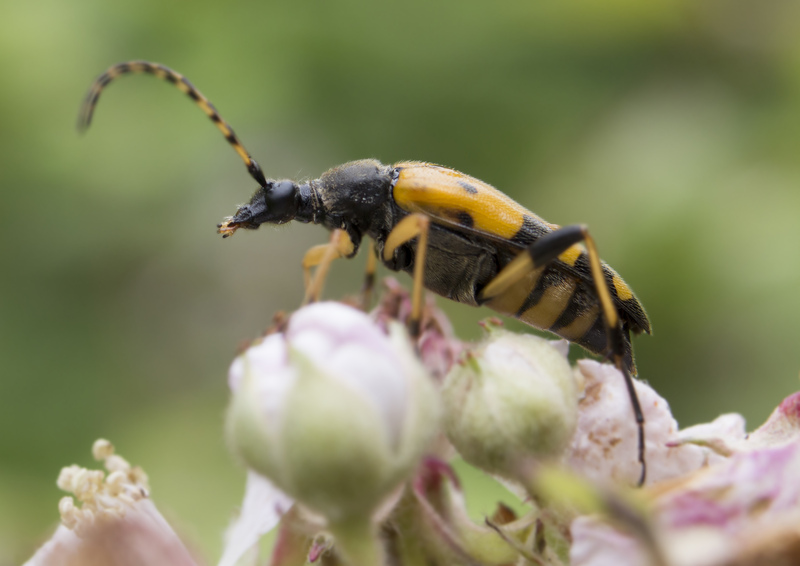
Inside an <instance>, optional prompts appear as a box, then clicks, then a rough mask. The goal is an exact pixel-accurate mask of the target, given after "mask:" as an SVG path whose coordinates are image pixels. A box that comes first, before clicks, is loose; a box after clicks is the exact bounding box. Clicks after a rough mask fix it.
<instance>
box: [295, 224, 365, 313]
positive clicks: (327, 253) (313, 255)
mask: <svg viewBox="0 0 800 566" xmlns="http://www.w3.org/2000/svg"><path fill="white" fill-rule="evenodd" d="M354 249H355V245H354V244H353V240H351V239H350V236H349V235H348V234H347V232H345V231H344V230H334V231H333V232H332V233H331V240H330V242H328V243H327V244H320V245H318V246H314V247H313V248H311V249H309V250H308V251H307V252H306V255H304V256H303V280H304V281H305V287H306V295H305V298H304V299H303V304H308V303H313V302H316V301H317V300H319V297H320V295H322V288H323V286H324V285H325V278H326V277H327V276H328V270H329V269H330V267H331V263H332V262H333V260H334V259H338V258H340V257H347V256H350V255H352V254H353V251H354ZM315 266H316V267H317V270H316V272H315V273H314V277H313V279H312V277H311V268H312V267H315Z"/></svg>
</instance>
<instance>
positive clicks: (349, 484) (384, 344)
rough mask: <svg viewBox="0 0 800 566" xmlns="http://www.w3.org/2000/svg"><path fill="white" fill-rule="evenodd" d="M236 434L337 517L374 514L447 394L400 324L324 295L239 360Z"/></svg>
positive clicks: (251, 462)
mask: <svg viewBox="0 0 800 566" xmlns="http://www.w3.org/2000/svg"><path fill="white" fill-rule="evenodd" d="M230 384H231V388H232V390H233V399H232V403H231V407H230V411H229V413H228V423H227V424H228V437H229V441H230V444H231V446H232V447H233V449H234V450H235V451H236V452H237V453H238V454H239V456H240V457H241V458H242V459H243V460H244V462H245V463H246V464H247V465H248V467H250V468H251V469H253V470H254V471H256V472H258V473H259V474H261V475H263V476H265V477H267V478H268V479H270V480H271V481H272V482H273V483H274V484H275V485H276V486H277V487H278V488H279V489H281V490H283V491H284V492H285V493H286V494H288V495H290V496H291V497H293V498H295V499H296V500H297V501H299V502H301V503H303V504H305V505H306V506H307V507H309V508H310V509H312V510H314V511H317V512H318V513H321V514H322V515H324V516H325V517H326V518H327V519H328V520H329V521H330V522H331V523H342V522H346V521H351V520H353V519H361V518H365V517H366V518H368V517H370V516H371V515H372V514H373V513H374V512H375V510H376V509H377V508H378V507H379V505H380V504H381V503H382V502H383V501H384V500H386V499H387V498H388V496H390V495H391V494H392V492H393V491H394V490H395V488H396V487H397V486H398V485H399V484H401V483H402V482H403V481H404V480H405V479H406V478H407V477H408V476H409V475H410V474H411V473H412V471H413V470H414V468H415V467H416V465H417V463H418V461H419V459H420V457H421V456H422V454H423V452H424V450H425V449H426V447H427V446H428V444H429V442H430V440H431V439H432V438H433V436H434V435H435V433H436V431H437V421H438V409H439V407H438V398H437V394H436V391H435V390H434V388H433V385H432V383H431V381H430V378H429V377H428V375H427V374H426V372H425V371H424V369H423V368H422V366H421V365H420V363H419V361H418V359H417V356H416V355H415V354H414V352H413V349H412V347H411V345H410V343H409V341H408V338H407V337H406V335H405V331H404V329H403V328H402V327H400V326H398V325H391V326H390V328H389V335H388V336H387V335H386V334H384V333H383V332H382V331H380V330H379V329H378V328H376V327H375V325H374V324H373V323H372V322H371V321H370V319H369V318H368V317H367V316H366V315H365V314H363V313H361V312H360V311H357V310H355V309H352V308H350V307H347V306H345V305H342V304H338V303H318V304H314V305H311V306H308V307H306V308H304V309H302V310H300V311H298V312H297V313H295V314H294V316H292V318H291V319H290V321H289V324H288V327H287V329H286V331H285V332H283V333H280V334H273V335H270V336H267V337H266V338H265V339H264V340H263V341H262V342H261V343H259V344H257V345H254V346H253V347H251V348H250V349H249V350H247V351H246V352H245V353H244V354H243V355H242V356H240V357H239V358H238V359H237V360H236V361H234V363H233V365H232V366H231V370H230Z"/></svg>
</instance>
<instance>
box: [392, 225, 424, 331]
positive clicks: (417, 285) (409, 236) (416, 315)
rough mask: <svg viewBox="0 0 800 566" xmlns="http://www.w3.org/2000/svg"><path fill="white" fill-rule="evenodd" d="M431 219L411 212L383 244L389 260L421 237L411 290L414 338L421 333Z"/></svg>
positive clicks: (409, 326)
mask: <svg viewBox="0 0 800 566" xmlns="http://www.w3.org/2000/svg"><path fill="white" fill-rule="evenodd" d="M430 227H431V220H430V218H428V216H426V215H425V214H418V213H414V214H409V215H408V216H406V217H404V218H403V219H402V220H401V221H400V222H398V223H397V225H396V226H395V227H394V228H393V229H392V231H391V232H389V236H388V237H387V238H386V243H385V244H384V246H383V261H385V262H389V261H391V259H392V257H393V256H394V252H395V251H396V250H397V248H399V247H400V246H402V245H403V244H405V243H407V242H410V241H411V240H413V239H414V238H417V237H419V240H418V241H417V253H416V257H415V258H414V287H413V290H412V292H411V317H410V318H409V320H408V333H409V334H410V335H411V337H412V338H418V337H419V335H420V331H421V328H420V322H421V320H422V290H423V286H424V282H425V255H426V253H427V251H428V231H429V230H430Z"/></svg>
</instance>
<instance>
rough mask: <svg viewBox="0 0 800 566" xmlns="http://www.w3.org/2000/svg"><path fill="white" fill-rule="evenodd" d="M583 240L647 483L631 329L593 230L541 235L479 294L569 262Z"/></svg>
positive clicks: (490, 294)
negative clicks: (611, 285)
mask: <svg viewBox="0 0 800 566" xmlns="http://www.w3.org/2000/svg"><path fill="white" fill-rule="evenodd" d="M579 242H583V243H584V244H585V246H586V253H587V256H588V258H589V267H590V269H591V274H592V281H593V282H594V288H595V293H596V295H597V300H598V302H599V303H600V309H601V312H602V319H603V324H604V326H605V329H606V339H607V345H606V348H607V349H606V352H607V357H608V359H610V360H611V361H612V362H613V363H614V365H615V366H616V367H617V368H618V369H619V370H620V372H622V375H623V376H624V378H625V386H626V388H627V391H628V396H629V397H630V400H631V408H632V409H633V414H634V417H635V419H636V426H637V429H638V436H639V440H638V456H639V463H640V464H641V468H642V473H641V476H640V477H639V485H642V484H644V481H645V477H646V474H647V464H646V462H645V456H644V449H645V437H644V414H643V413H642V407H641V404H640V403H639V398H638V396H637V395H636V389H635V388H634V384H633V377H632V375H631V370H630V369H629V367H628V362H627V359H626V358H627V354H628V351H629V349H630V337H629V335H628V331H627V330H626V329H625V328H624V327H623V324H622V320H621V318H620V315H619V312H618V311H617V308H616V306H615V305H614V300H613V298H612V296H611V291H610V290H609V287H608V282H607V281H606V277H605V273H604V272H603V266H602V263H601V261H600V256H599V254H598V253H597V246H596V245H595V242H594V238H592V236H591V235H590V234H589V230H588V228H587V227H586V226H584V225H574V226H566V227H564V228H560V229H558V230H555V231H553V232H550V233H548V234H546V235H544V236H542V237H540V238H538V239H537V240H536V241H535V242H533V243H532V244H531V245H530V246H529V247H528V249H527V250H525V251H524V252H522V253H521V254H519V255H518V256H517V257H516V258H515V259H513V260H512V261H511V262H510V263H509V264H508V265H506V266H505V267H504V268H503V269H502V270H501V271H500V273H498V274H497V275H496V276H495V278H494V279H492V280H491V281H490V282H489V283H488V284H487V285H486V286H485V287H484V288H483V290H481V292H480V294H479V297H478V298H479V299H480V300H481V301H482V302H485V301H488V300H491V299H493V298H495V297H498V296H500V295H502V294H503V293H506V292H508V291H509V289H511V287H512V286H513V285H515V284H516V283H518V282H520V281H521V280H522V279H523V278H524V277H526V276H527V275H528V274H529V273H531V272H532V271H533V270H535V269H540V268H542V267H545V266H547V265H548V264H550V263H551V262H553V261H554V260H556V259H562V260H564V261H567V262H569V260H570V259H571V258H574V257H577V255H579V254H580V253H581V252H582V251H583V250H582V248H580V247H579V246H577V244H578V243H579Z"/></svg>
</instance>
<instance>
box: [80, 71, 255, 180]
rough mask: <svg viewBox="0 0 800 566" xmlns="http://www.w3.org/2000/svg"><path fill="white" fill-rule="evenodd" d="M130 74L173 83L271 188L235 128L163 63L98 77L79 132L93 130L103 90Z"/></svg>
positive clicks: (185, 80)
mask: <svg viewBox="0 0 800 566" xmlns="http://www.w3.org/2000/svg"><path fill="white" fill-rule="evenodd" d="M130 73H149V74H151V75H155V76H156V77H158V78H159V79H162V80H165V81H167V82H169V83H172V84H173V85H175V86H176V87H177V88H178V89H179V90H180V91H181V92H183V93H184V94H186V95H187V96H188V97H189V98H191V99H192V100H194V102H195V104H197V105H198V106H199V107H200V108H202V109H203V112H205V113H206V116H208V117H209V118H211V121H212V122H214V124H216V125H217V128H219V131H220V132H222V135H224V136H225V139H226V140H228V143H229V144H231V145H232V146H233V149H235V150H236V153H238V154H239V157H241V158H242V161H244V163H245V165H246V166H247V171H248V172H249V173H250V175H251V176H252V177H253V179H255V180H256V182H257V183H258V184H259V185H261V186H262V187H266V186H267V180H266V179H265V178H264V172H263V171H262V170H261V166H260V165H259V164H258V163H257V162H256V160H255V159H253V158H252V157H250V154H249V153H248V152H247V150H246V149H245V148H244V145H242V142H240V141H239V138H238V137H236V133H235V132H234V131H233V128H231V126H230V124H228V122H226V121H225V120H223V119H222V116H220V115H219V113H218V112H217V109H216V108H214V105H213V104H211V101H210V100H209V99H207V98H206V97H205V96H203V93H201V92H200V91H199V90H197V89H196V88H195V86H194V85H193V84H192V83H190V82H189V80H188V79H187V78H186V77H184V76H183V75H181V74H180V73H178V72H176V71H173V70H172V69H170V68H169V67H166V66H164V65H161V64H159V63H150V62H149V61H128V62H125V63H117V64H116V65H114V66H113V67H110V68H109V69H108V70H106V72H105V73H103V74H102V75H100V76H99V77H97V79H96V80H95V81H94V82H93V83H92V86H91V87H90V88H89V92H87V93H86V99H85V100H84V102H83V106H81V111H80V115H79V116H78V130H79V131H81V132H83V131H85V130H86V129H87V128H88V127H89V124H91V123H92V115H93V114H94V109H95V106H97V101H98V99H99V98H100V93H101V92H103V89H104V88H106V87H107V86H108V84H109V83H110V82H111V81H113V80H114V79H116V78H117V77H120V76H122V75H126V74H130Z"/></svg>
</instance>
